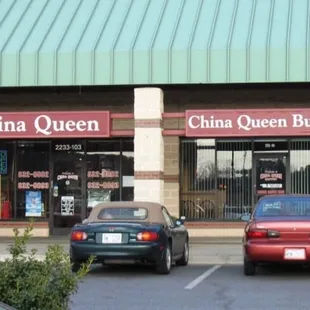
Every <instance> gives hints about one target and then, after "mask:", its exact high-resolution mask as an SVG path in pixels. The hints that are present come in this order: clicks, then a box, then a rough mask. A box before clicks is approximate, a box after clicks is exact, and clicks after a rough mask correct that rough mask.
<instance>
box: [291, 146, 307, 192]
mask: <svg viewBox="0 0 310 310" xmlns="http://www.w3.org/2000/svg"><path fill="white" fill-rule="evenodd" d="M290 174H291V177H290V181H291V193H292V194H310V140H294V141H291V143H290Z"/></svg>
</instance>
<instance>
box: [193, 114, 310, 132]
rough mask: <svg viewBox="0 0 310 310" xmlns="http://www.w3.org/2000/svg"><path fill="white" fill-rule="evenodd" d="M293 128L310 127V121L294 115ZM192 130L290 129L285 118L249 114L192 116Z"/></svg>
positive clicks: (248, 130)
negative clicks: (227, 116) (223, 117)
mask: <svg viewBox="0 0 310 310" xmlns="http://www.w3.org/2000/svg"><path fill="white" fill-rule="evenodd" d="M292 117H293V120H292V125H291V126H292V127H310V119H307V118H303V116H302V115H300V114H294V115H292ZM187 123H188V127H189V128H191V129H229V128H231V129H233V128H238V129H239V130H240V131H247V132H250V131H251V130H253V129H254V130H255V129H266V128H288V127H289V124H288V120H287V119H285V118H267V117H265V118H253V117H251V116H250V115H248V114H242V115H239V116H238V117H237V118H235V119H229V118H225V119H221V118H215V116H213V115H211V116H209V117H207V116H206V115H192V116H190V117H189V118H188V120H187Z"/></svg>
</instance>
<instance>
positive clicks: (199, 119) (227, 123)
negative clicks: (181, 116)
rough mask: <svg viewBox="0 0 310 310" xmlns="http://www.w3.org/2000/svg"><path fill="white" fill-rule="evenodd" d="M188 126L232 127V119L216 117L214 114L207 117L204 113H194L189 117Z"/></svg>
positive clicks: (194, 127)
mask: <svg viewBox="0 0 310 310" xmlns="http://www.w3.org/2000/svg"><path fill="white" fill-rule="evenodd" d="M188 126H189V127H190V128H193V129H196V128H219V129H221V128H232V121H231V120H230V119H216V118H215V117H214V116H213V115H211V116H210V117H209V118H206V117H205V116H204V115H201V116H198V115H193V116H191V117H190V118H189V119H188Z"/></svg>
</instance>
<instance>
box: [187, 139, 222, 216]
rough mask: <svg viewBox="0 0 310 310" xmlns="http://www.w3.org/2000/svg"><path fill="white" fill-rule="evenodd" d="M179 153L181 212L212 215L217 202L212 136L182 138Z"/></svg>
mask: <svg viewBox="0 0 310 310" xmlns="http://www.w3.org/2000/svg"><path fill="white" fill-rule="evenodd" d="M181 154H182V159H181V214H182V215H184V216H186V218H189V219H212V218H214V217H215V216H216V214H215V213H216V206H217V204H218V197H217V195H216V190H215V189H216V174H217V171H216V160H215V140H214V139H198V140H183V141H182V144H181Z"/></svg>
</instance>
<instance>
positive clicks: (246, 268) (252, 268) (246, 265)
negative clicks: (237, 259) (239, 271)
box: [243, 259, 256, 276]
mask: <svg viewBox="0 0 310 310" xmlns="http://www.w3.org/2000/svg"><path fill="white" fill-rule="evenodd" d="M255 273H256V265H255V264H254V263H253V262H251V261H248V260H246V259H245V260H244V261H243V274H244V275H245V276H253V275H255Z"/></svg>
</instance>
